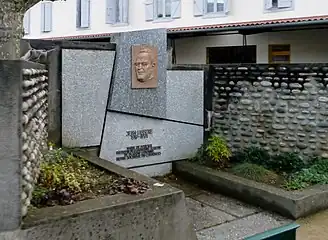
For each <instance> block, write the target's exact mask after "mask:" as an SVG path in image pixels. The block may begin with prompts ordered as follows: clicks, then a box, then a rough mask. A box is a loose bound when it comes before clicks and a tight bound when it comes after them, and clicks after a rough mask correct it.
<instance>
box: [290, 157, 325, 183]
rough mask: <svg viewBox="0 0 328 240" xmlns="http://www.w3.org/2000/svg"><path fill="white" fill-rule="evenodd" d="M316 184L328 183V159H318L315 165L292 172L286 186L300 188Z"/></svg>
mask: <svg viewBox="0 0 328 240" xmlns="http://www.w3.org/2000/svg"><path fill="white" fill-rule="evenodd" d="M314 184H328V160H327V159H317V161H316V162H314V165H312V166H310V167H309V168H306V169H302V170H300V171H299V172H296V173H294V174H292V175H291V176H290V177H289V179H288V181H286V183H285V184H284V187H285V188H286V189H287V190H299V189H303V188H306V187H308V186H310V185H314Z"/></svg>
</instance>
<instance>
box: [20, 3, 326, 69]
mask: <svg viewBox="0 0 328 240" xmlns="http://www.w3.org/2000/svg"><path fill="white" fill-rule="evenodd" d="M153 28H166V29H167V30H168V37H169V39H171V40H172V41H169V42H170V47H171V48H172V49H173V61H174V63H177V64H189V63H194V64H204V63H304V62H307V63H318V62H327V61H328V44H327V43H326V38H327V36H328V33H327V32H328V31H327V28H328V1H323V0H311V1H308V0H251V1H245V0H66V1H56V2H50V1H42V2H39V3H38V4H37V5H35V6H33V7H32V8H31V9H30V10H29V11H28V12H26V14H25V17H24V29H25V33H26V34H25V38H27V39H28V38H31V39H101V38H106V37H109V36H110V34H111V33H116V32H125V31H134V30H143V29H153Z"/></svg>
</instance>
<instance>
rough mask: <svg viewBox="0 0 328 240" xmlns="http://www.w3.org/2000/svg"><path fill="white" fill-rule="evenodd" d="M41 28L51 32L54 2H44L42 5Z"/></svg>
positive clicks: (43, 30)
mask: <svg viewBox="0 0 328 240" xmlns="http://www.w3.org/2000/svg"><path fill="white" fill-rule="evenodd" d="M41 30H42V32H50V31H51V30H52V3H51V2H44V3H42V5H41Z"/></svg>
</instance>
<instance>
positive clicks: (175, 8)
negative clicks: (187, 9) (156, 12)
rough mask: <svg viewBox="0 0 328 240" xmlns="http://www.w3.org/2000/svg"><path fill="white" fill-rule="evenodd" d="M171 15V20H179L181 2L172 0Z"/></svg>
mask: <svg viewBox="0 0 328 240" xmlns="http://www.w3.org/2000/svg"><path fill="white" fill-rule="evenodd" d="M171 14H172V18H181V0H172V2H171Z"/></svg>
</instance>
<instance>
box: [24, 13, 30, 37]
mask: <svg viewBox="0 0 328 240" xmlns="http://www.w3.org/2000/svg"><path fill="white" fill-rule="evenodd" d="M30 21H31V12H30V11H29V10H28V11H27V12H26V13H25V15H24V20H23V25H24V33H25V34H29V33H30V26H31V25H30Z"/></svg>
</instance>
